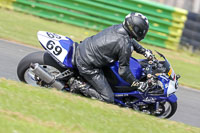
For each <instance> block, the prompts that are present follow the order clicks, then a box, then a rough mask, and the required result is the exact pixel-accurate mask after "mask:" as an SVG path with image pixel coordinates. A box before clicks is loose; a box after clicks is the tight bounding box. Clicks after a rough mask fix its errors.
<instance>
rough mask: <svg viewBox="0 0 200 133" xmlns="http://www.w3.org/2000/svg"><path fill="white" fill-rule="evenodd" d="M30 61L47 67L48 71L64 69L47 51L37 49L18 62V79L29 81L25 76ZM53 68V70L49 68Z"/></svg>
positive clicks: (61, 70)
mask: <svg viewBox="0 0 200 133" xmlns="http://www.w3.org/2000/svg"><path fill="white" fill-rule="evenodd" d="M31 63H38V64H40V65H42V66H43V68H45V69H48V70H47V71H50V73H53V72H54V73H55V71H57V72H56V73H58V72H63V71H64V70H65V69H64V68H63V67H61V66H60V65H59V64H58V63H57V62H56V61H55V60H54V59H53V58H52V57H51V56H50V55H49V54H48V53H47V52H45V51H38V52H34V53H31V54H29V55H27V56H25V57H24V58H23V59H22V60H21V61H20V62H19V64H18V67H17V76H18V78H19V80H20V81H22V82H25V83H29V82H28V80H27V78H26V76H27V74H26V73H27V72H28V70H29V69H30V64H31ZM52 68H53V70H51V69H52Z"/></svg>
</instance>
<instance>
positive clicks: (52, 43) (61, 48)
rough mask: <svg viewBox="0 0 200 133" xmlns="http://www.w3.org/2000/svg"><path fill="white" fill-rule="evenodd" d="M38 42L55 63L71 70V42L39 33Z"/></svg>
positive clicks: (63, 37)
mask: <svg viewBox="0 0 200 133" xmlns="http://www.w3.org/2000/svg"><path fill="white" fill-rule="evenodd" d="M37 36H38V40H39V42H40V44H41V45H42V47H44V49H46V50H47V51H48V52H49V53H50V55H51V56H52V57H53V58H55V59H56V61H57V62H59V64H60V63H62V64H64V66H65V67H68V68H72V67H73V65H72V62H71V61H72V54H73V53H72V51H73V41H72V40H71V39H70V38H68V37H65V36H62V35H58V34H55V33H50V32H46V31H39V32H38V33H37Z"/></svg>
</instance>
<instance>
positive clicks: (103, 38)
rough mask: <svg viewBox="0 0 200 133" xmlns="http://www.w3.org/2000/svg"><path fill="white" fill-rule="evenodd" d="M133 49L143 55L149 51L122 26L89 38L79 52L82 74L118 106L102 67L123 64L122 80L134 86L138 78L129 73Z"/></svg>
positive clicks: (110, 28) (80, 46) (77, 60)
mask: <svg viewBox="0 0 200 133" xmlns="http://www.w3.org/2000/svg"><path fill="white" fill-rule="evenodd" d="M133 49H134V50H135V51H136V52H138V53H141V54H143V53H144V51H145V49H144V48H143V47H142V46H141V45H139V44H138V43H137V42H136V41H135V40H133V39H131V38H130V37H129V35H128V33H127V32H126V31H125V29H124V28H123V26H122V24H119V25H113V26H111V27H108V28H107V29H105V30H103V31H101V32H99V33H98V34H96V35H94V36H91V37H88V38H86V39H85V40H84V41H83V42H82V43H81V44H80V45H79V46H78V48H77V51H76V66H77V68H78V70H79V73H80V74H81V75H82V76H83V77H84V78H85V79H86V80H87V81H88V82H89V83H90V84H91V85H92V86H93V87H94V88H95V89H96V91H97V92H99V93H100V95H101V96H102V98H103V99H104V100H105V101H107V102H111V103H113V102H114V94H113V91H112V89H111V87H110V85H109V84H108V82H107V80H106V78H105V77H104V73H103V71H102V69H101V68H102V67H103V66H106V65H108V64H110V63H113V62H114V61H119V74H120V76H121V77H122V78H123V79H124V80H125V81H127V82H128V83H130V84H132V82H133V81H135V80H136V79H135V77H134V76H133V75H132V73H131V71H130V69H129V59H130V57H131V54H132V51H133Z"/></svg>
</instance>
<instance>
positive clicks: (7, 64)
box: [0, 40, 200, 127]
mask: <svg viewBox="0 0 200 133" xmlns="http://www.w3.org/2000/svg"><path fill="white" fill-rule="evenodd" d="M39 50H40V49H36V48H33V47H28V46H25V45H20V44H17V43H13V42H9V41H5V40H0V62H1V63H0V77H4V78H6V79H11V80H17V81H19V80H18V78H17V74H16V71H17V64H18V63H19V61H20V60H21V59H22V58H23V57H24V56H26V55H27V54H29V53H31V52H34V51H39ZM176 94H177V97H178V109H177V112H176V113H175V115H174V116H173V117H172V118H171V119H170V120H174V121H178V122H182V123H185V124H188V125H192V126H196V127H200V91H199V90H195V89H192V88H186V87H180V88H179V91H178V92H177V93H176Z"/></svg>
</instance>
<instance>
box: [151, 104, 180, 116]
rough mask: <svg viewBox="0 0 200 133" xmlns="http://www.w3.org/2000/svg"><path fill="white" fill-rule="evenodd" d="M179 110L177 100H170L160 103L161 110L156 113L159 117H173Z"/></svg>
mask: <svg viewBox="0 0 200 133" xmlns="http://www.w3.org/2000/svg"><path fill="white" fill-rule="evenodd" d="M176 110H177V102H173V103H172V102H169V101H166V102H164V103H160V105H159V111H158V112H156V113H155V114H154V115H155V116H156V117H159V118H166V119H168V118H170V117H172V116H173V115H174V114H175V112H176Z"/></svg>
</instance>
